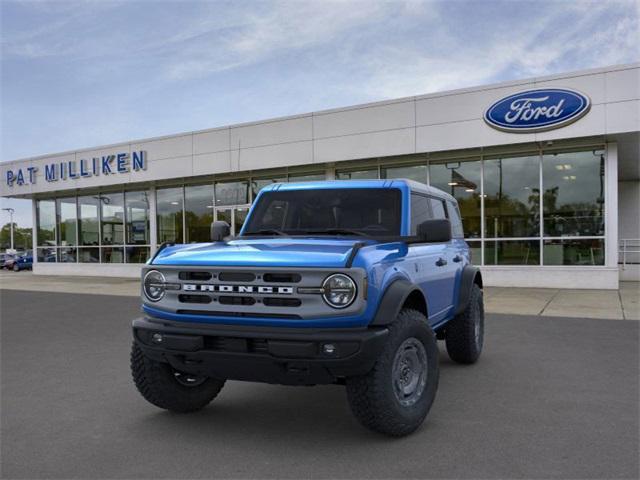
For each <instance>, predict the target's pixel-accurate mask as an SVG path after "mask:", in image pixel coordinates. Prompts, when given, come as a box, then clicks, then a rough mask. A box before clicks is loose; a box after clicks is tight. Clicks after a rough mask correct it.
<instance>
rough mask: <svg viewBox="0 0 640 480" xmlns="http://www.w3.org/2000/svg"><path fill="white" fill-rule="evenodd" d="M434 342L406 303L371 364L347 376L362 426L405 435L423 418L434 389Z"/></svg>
mask: <svg viewBox="0 0 640 480" xmlns="http://www.w3.org/2000/svg"><path fill="white" fill-rule="evenodd" d="M438 375H439V370H438V345H437V342H436V337H435V334H434V333H433V330H431V327H430V326H429V324H428V323H427V319H426V318H425V316H424V315H423V314H422V313H420V312H418V311H416V310H411V309H404V310H402V311H401V312H400V314H399V315H398V318H397V319H396V320H395V321H394V322H393V323H392V324H391V325H390V327H389V337H388V338H387V341H386V344H385V346H384V349H383V351H382V353H381V354H380V357H379V358H378V360H377V361H376V364H375V365H374V367H373V369H372V370H371V371H370V372H369V373H367V374H366V375H362V376H359V377H350V378H347V380H346V385H347V397H348V399H349V405H350V406H351V411H352V412H353V414H354V415H355V416H356V418H357V419H358V421H359V422H360V423H362V425H364V426H365V427H367V428H369V429H371V430H374V431H376V432H380V433H384V434H387V435H393V436H403V435H408V434H410V433H412V432H413V431H415V430H416V429H417V428H418V427H419V426H420V425H421V424H422V422H423V421H424V419H425V417H426V416H427V413H429V410H430V409H431V405H432V404H433V400H434V398H435V395H436V391H437V389H438Z"/></svg>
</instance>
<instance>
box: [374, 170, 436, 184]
mask: <svg viewBox="0 0 640 480" xmlns="http://www.w3.org/2000/svg"><path fill="white" fill-rule="evenodd" d="M381 177H382V178H408V179H409V180H415V181H416V182H420V183H424V184H425V185H426V184H427V166H426V165H409V166H404V167H383V168H382V171H381Z"/></svg>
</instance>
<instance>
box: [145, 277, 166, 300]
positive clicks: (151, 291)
mask: <svg viewBox="0 0 640 480" xmlns="http://www.w3.org/2000/svg"><path fill="white" fill-rule="evenodd" d="M164 284H165V278H164V275H163V274H161V273H160V272H159V271H157V270H150V271H148V272H147V274H146V275H145V276H144V280H143V282H142V289H143V290H144V295H145V296H146V297H147V298H148V299H149V300H151V301H152V302H157V301H158V300H160V299H162V297H164V290H165V289H164Z"/></svg>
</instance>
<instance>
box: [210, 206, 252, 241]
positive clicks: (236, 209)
mask: <svg viewBox="0 0 640 480" xmlns="http://www.w3.org/2000/svg"><path fill="white" fill-rule="evenodd" d="M248 213H249V205H237V206H233V207H219V208H216V215H215V218H214V220H222V221H224V222H227V223H228V224H229V226H230V227H231V235H233V236H235V235H238V234H239V233H240V230H241V229H242V225H244V221H245V220H246V218H247V214H248Z"/></svg>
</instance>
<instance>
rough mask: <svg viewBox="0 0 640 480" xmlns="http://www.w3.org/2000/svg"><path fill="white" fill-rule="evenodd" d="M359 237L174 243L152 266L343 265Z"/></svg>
mask: <svg viewBox="0 0 640 480" xmlns="http://www.w3.org/2000/svg"><path fill="white" fill-rule="evenodd" d="M360 241H362V239H354V238H349V239H327V238H322V239H317V238H316V239H309V238H300V239H298V238H268V239H265V238H262V239H242V240H231V241H229V242H216V243H198V244H193V245H174V246H171V247H166V248H164V249H163V250H162V251H161V252H160V253H159V254H158V256H157V257H156V258H155V259H154V260H153V262H152V265H184V266H190V265H191V266H196V265H197V266H229V267H231V266H234V267H252V266H255V267H264V266H273V267H320V268H323V267H324V268H341V267H344V266H345V264H346V262H347V260H348V258H349V255H350V253H351V249H352V248H353V246H354V244H356V243H358V242H360Z"/></svg>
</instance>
